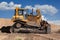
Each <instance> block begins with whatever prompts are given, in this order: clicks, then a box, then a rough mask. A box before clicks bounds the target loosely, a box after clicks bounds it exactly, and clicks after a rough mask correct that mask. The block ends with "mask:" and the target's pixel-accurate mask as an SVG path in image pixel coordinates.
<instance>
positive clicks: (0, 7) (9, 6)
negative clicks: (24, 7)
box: [0, 2, 21, 10]
mask: <svg viewBox="0 0 60 40" xmlns="http://www.w3.org/2000/svg"><path fill="white" fill-rule="evenodd" d="M15 7H21V4H14V2H10V3H7V2H1V3H0V10H4V9H5V10H6V9H7V10H8V9H15Z"/></svg>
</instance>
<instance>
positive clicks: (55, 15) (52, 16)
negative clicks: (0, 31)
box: [0, 0, 60, 21]
mask: <svg viewBox="0 0 60 40" xmlns="http://www.w3.org/2000/svg"><path fill="white" fill-rule="evenodd" d="M2 2H6V3H8V4H9V3H10V2H13V3H14V5H15V4H17V5H18V4H19V5H21V7H22V8H25V7H26V6H28V7H30V6H31V7H35V5H40V6H41V7H42V6H44V5H47V7H52V8H51V9H46V13H44V12H43V11H42V12H41V13H42V15H44V17H45V18H46V19H47V20H52V21H53V20H54V21H55V20H60V0H0V4H1V3H2ZM45 8H46V7H45ZM54 8H55V9H54ZM2 9H3V10H2ZM42 9H43V8H42ZM48 10H49V11H48ZM51 10H52V11H53V12H52V11H51ZM56 10H57V12H56ZM44 11H45V10H44ZM13 15H14V9H10V10H9V9H8V10H6V9H4V8H3V7H1V8H0V18H12V16H13Z"/></svg>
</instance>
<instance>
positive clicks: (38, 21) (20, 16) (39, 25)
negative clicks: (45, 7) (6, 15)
mask: <svg viewBox="0 0 60 40" xmlns="http://www.w3.org/2000/svg"><path fill="white" fill-rule="evenodd" d="M28 11H29V9H25V8H18V7H16V9H15V13H14V16H13V17H12V21H13V23H14V24H13V25H12V26H11V27H10V30H9V31H10V32H11V33H20V32H22V33H51V28H50V24H49V23H48V22H47V21H45V20H42V15H41V13H40V9H37V10H36V11H35V12H36V15H34V9H32V10H31V11H30V13H29V12H28ZM7 29H8V28H7Z"/></svg>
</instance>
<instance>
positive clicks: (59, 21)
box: [48, 20, 60, 25]
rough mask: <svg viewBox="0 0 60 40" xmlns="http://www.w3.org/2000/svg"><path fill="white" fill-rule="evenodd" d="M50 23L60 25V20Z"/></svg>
mask: <svg viewBox="0 0 60 40" xmlns="http://www.w3.org/2000/svg"><path fill="white" fill-rule="evenodd" d="M48 22H49V23H52V24H55V25H60V20H54V21H48Z"/></svg>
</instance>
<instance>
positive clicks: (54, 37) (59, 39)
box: [0, 33, 60, 40]
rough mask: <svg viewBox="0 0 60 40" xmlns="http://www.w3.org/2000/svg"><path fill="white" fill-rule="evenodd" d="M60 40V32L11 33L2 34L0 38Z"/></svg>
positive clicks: (0, 39)
mask: <svg viewBox="0 0 60 40" xmlns="http://www.w3.org/2000/svg"><path fill="white" fill-rule="evenodd" d="M18 39H19V40H20V39H21V40H60V34H56V33H53V34H33V33H29V34H24V33H23V34H21V33H11V34H4V33H1V34H0V40H18Z"/></svg>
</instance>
